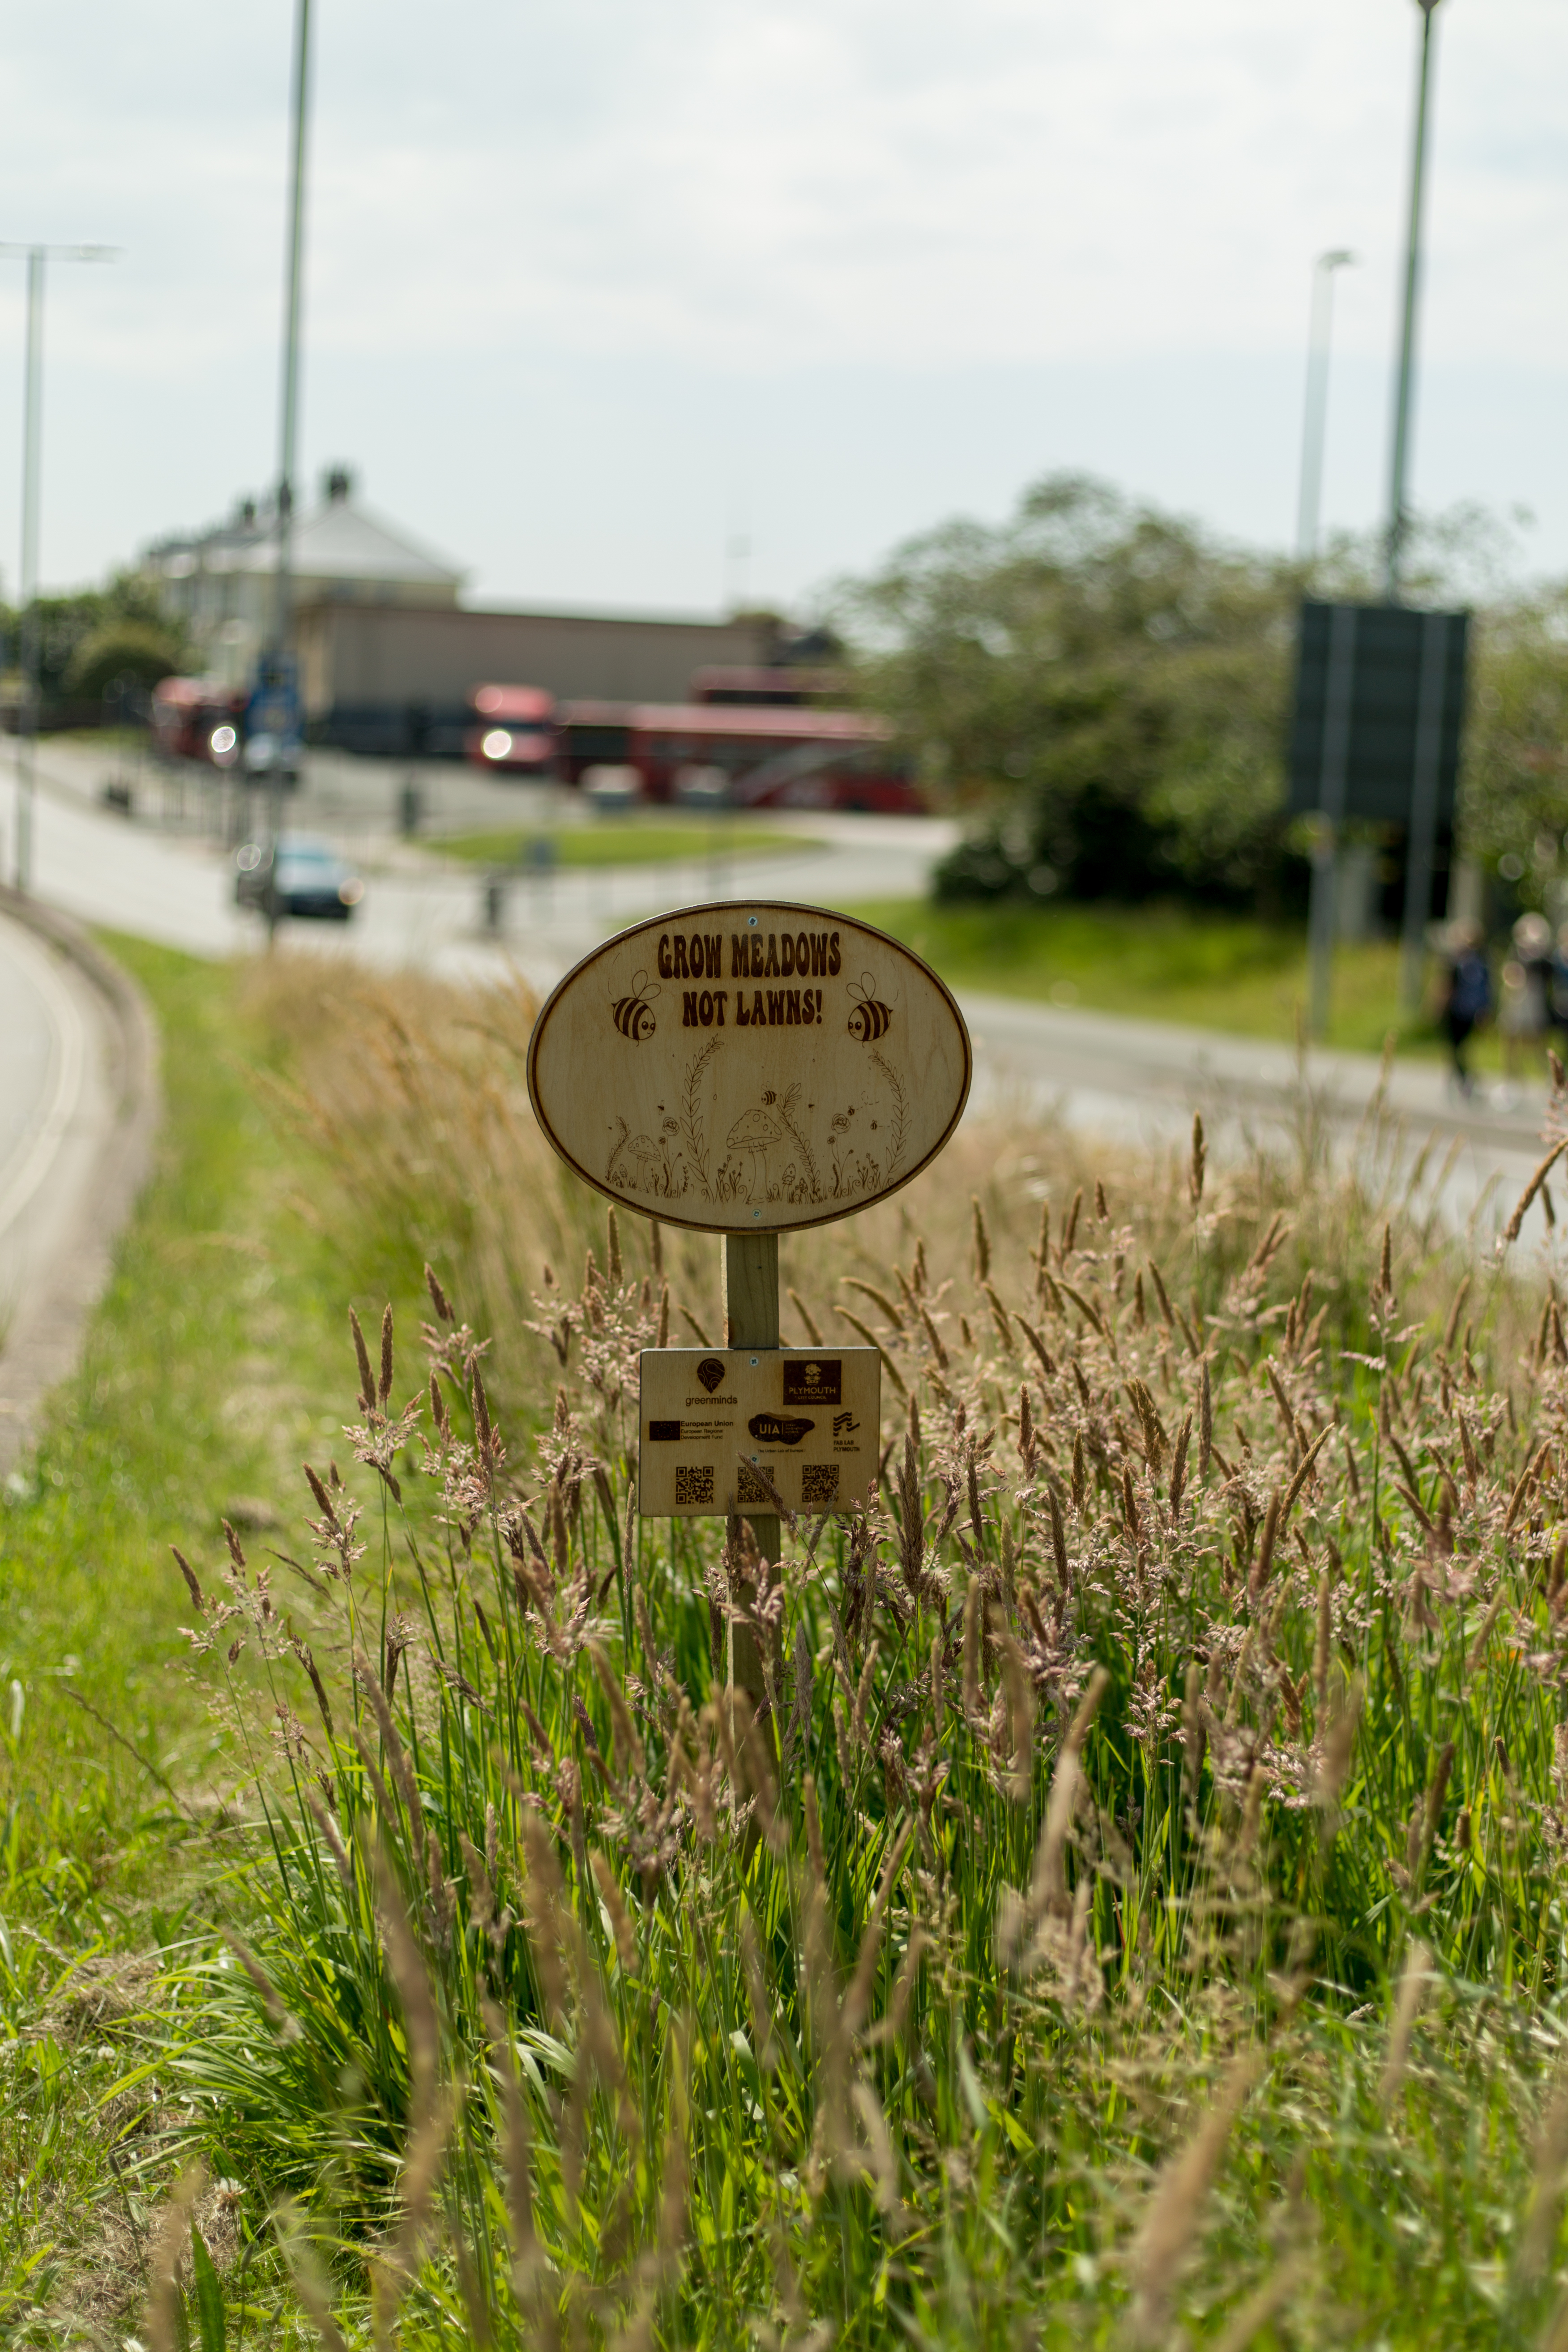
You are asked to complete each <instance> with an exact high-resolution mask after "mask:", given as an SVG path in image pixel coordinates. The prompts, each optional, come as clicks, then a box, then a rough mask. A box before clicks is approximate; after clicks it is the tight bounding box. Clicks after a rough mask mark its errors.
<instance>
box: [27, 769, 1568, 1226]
mask: <svg viewBox="0 0 1568 2352" xmlns="http://www.w3.org/2000/svg"><path fill="white" fill-rule="evenodd" d="M112 774H113V759H112V755H111V754H105V753H102V752H98V751H90V750H89V751H83V750H82V749H80V748H79V747H72V746H65V745H51V744H48V743H47V742H46V743H45V744H44V745H43V746H42V747H41V748H40V753H39V777H40V792H39V798H38V803H37V815H36V822H35V835H34V838H35V877H36V878H35V887H36V890H37V895H38V897H39V898H41V899H43V900H44V901H46V902H47V903H49V904H52V905H55V906H58V907H60V908H66V909H67V910H68V911H69V912H70V913H71V914H73V915H75V916H76V917H78V918H79V919H80V920H82V921H84V922H88V923H92V924H101V925H104V926H107V927H110V928H112V929H124V930H128V931H132V932H135V933H137V934H139V935H141V936H142V937H145V938H149V939H155V940H163V941H164V942H165V943H167V944H168V945H170V946H174V947H180V948H184V949H185V950H189V951H191V952H194V953H196V954H200V955H210V956H223V955H228V954H233V953H245V952H253V951H255V950H257V949H258V947H259V946H260V944H261V931H260V926H259V923H258V919H257V918H256V917H255V916H254V915H251V914H248V913H244V912H241V910H239V909H238V908H236V907H235V905H234V903H233V896H232V887H233V864H232V854H233V845H234V843H235V841H236V840H237V839H239V838H241V837H243V831H244V825H245V813H244V810H243V807H242V805H241V803H240V798H239V796H238V794H237V793H231V796H230V797H231V805H230V807H229V810H228V813H227V816H226V818H225V819H224V820H223V822H222V827H221V833H220V832H219V831H214V830H204V824H206V825H208V826H211V825H212V824H213V823H214V810H213V807H212V806H211V805H209V806H208V807H207V810H206V814H205V818H204V815H203V798H204V796H203V795H201V794H198V793H195V791H193V790H191V789H190V788H189V787H178V788H176V787H175V786H174V785H172V784H170V783H169V782H167V781H166V779H164V778H162V777H161V776H160V775H159V774H158V773H157V772H153V771H150V770H143V771H142V772H140V774H139V775H137V774H134V773H133V774H132V775H131V777H130V778H129V781H130V782H131V785H132V802H133V805H134V807H135V809H136V811H137V814H136V815H135V816H134V817H132V818H127V817H126V816H124V815H121V814H115V813H112V812H110V810H108V809H107V808H106V807H105V805H104V803H103V798H102V790H103V784H104V782H106V781H108V780H110V778H111V776H112ZM121 781H126V779H125V778H124V777H121ZM409 782H414V783H415V784H416V786H417V788H418V790H419V791H420V793H421V794H422V796H423V799H424V803H425V812H424V815H425V823H426V826H427V827H428V828H429V829H430V830H431V831H432V832H433V833H435V834H439V833H441V832H452V831H458V830H469V829H479V828H482V827H489V826H496V827H506V826H511V825H523V824H528V825H531V824H545V825H547V824H550V823H551V822H554V821H559V819H560V818H561V816H562V815H563V814H566V813H567V812H568V811H569V812H570V814H571V816H572V818H573V819H574V821H576V822H580V821H581V819H582V803H581V802H580V800H579V799H578V798H577V796H576V795H574V794H572V795H565V794H563V793H560V792H559V790H558V789H556V788H552V787H548V786H544V787H542V786H539V785H530V784H520V783H516V782H497V781H495V780H493V779H492V778H490V777H489V776H486V775H484V774H482V773H479V772H475V771H470V770H467V769H463V768H460V767H452V766H445V767H440V768H437V767H435V766H431V767H427V768H426V769H424V770H422V771H411V770H410V768H409V766H408V764H407V763H406V762H392V761H369V760H348V759H346V758H343V757H341V756H338V755H331V754H313V755H312V756H311V761H310V772H309V777H308V783H307V789H306V790H305V792H304V793H301V795H300V799H299V800H298V801H297V802H295V803H291V806H290V813H289V823H290V824H291V825H292V826H294V827H295V828H296V829H299V830H301V831H312V832H317V833H321V834H323V835H326V836H328V837H329V838H331V839H332V840H333V841H334V842H335V843H336V844H337V845H339V847H340V848H342V850H343V851H344V852H345V854H347V855H349V856H352V857H353V859H354V860H355V861H356V862H357V863H358V864H359V865H360V866H361V868H362V870H363V872H364V873H365V875H366V877H367V889H366V895H365V898H364V901H363V905H362V906H361V907H360V908H359V909H358V910H357V911H356V914H355V916H354V919H353V921H352V922H351V923H348V924H344V925H342V926H338V925H327V924H321V923H310V924H305V923H287V924H285V925H284V926H283V935H284V937H285V939H286V940H287V939H289V938H298V939H300V940H301V941H303V942H307V943H308V944H309V945H310V947H311V948H312V949H313V950H319V951H324V952H328V953H332V954H341V955H345V956H350V957H353V958H355V959H358V960H360V961H364V962H366V963H369V964H372V965H378V966H381V967H383V968H388V967H397V966H406V965H415V966H417V967H419V968H422V969H425V970H427V971H433V972H435V973H437V974H440V975H443V976H447V977H450V978H453V979H476V980H479V979H484V978H486V977H495V976H499V975H500V974H501V973H502V972H503V971H521V973H522V974H523V975H524V976H525V977H526V978H527V979H528V980H529V981H530V982H531V983H532V984H533V985H534V986H536V987H538V988H540V989H547V988H549V987H551V986H552V985H553V984H554V982H555V981H556V980H558V979H559V978H560V976H561V974H562V973H563V971H566V970H567V969H569V967H570V966H571V965H572V964H573V963H574V962H575V961H577V959H578V958H579V957H580V956H582V955H583V954H584V953H585V952H586V951H587V950H589V949H590V948H592V947H593V946H595V944H596V943H597V942H598V941H599V940H603V939H604V938H605V937H606V936H607V935H608V934H609V933H610V932H611V931H613V930H616V929H619V928H620V927H622V926H623V925H625V924H627V923H630V922H633V921H636V920H637V919H640V918H642V917H645V916H647V915H651V914H655V913H658V912H660V911H662V910H663V909H665V908H674V907H678V906H683V905H692V904H696V903H700V902H702V901H704V900H726V899H744V898H758V897H768V898H791V899H798V900H801V901H804V902H805V903H810V904H818V905H821V904H827V905H834V904H838V905H845V904H856V903H863V902H865V901H867V900H874V899H877V898H910V897H917V896H919V895H921V893H922V892H923V890H924V888H925V887H926V884H927V881H928V879H929V876H930V873H931V866H932V865H933V864H934V862H935V860H936V859H937V857H939V856H941V855H942V852H943V851H944V850H945V849H946V848H947V847H948V846H949V845H950V844H951V842H952V839H953V837H954V828H953V827H952V825H951V824H947V823H946V822H944V821H942V820H933V819H907V818H885V817H864V816H852V815H838V814H818V813H815V812H813V813H809V814H807V813H791V814H787V815H782V816H778V815H774V814H773V813H770V814H769V816H768V818H767V821H766V822H767V824H768V828H769V830H770V831H784V832H786V833H793V834H795V835H796V837H797V840H798V847H791V848H788V849H786V850H784V851H783V852H781V853H780V854H778V855H775V856H749V855H748V854H747V853H746V850H745V846H744V842H745V834H744V830H743V828H742V827H735V828H734V829H733V831H732V834H731V835H730V836H729V837H726V835H725V834H724V833H723V831H722V830H721V829H716V830H715V833H714V835H713V836H712V838H711V844H710V848H709V852H708V854H707V855H705V856H699V857H695V858H693V859H692V860H691V861H689V862H683V863H681V864H678V865H668V866H623V867H614V866H605V867H597V868H592V869H583V868H578V869H562V870H557V871H556V872H554V873H553V874H552V875H548V876H519V877H516V878H515V879H513V880H512V881H511V882H510V884H509V887H508V890H507V895H506V900H505V905H504V909H503V913H502V919H501V922H500V927H499V929H495V930H491V929H488V928H487V925H486V923H485V920H484V917H483V877H482V875H481V874H480V873H479V871H478V870H477V869H475V868H471V867H465V868H455V867H454V866H453V864H452V862H451V861H448V860H446V859H443V858H441V857H439V856H436V855H434V854H432V853H431V851H429V850H428V849H427V848H423V847H421V846H420V845H418V844H417V843H407V842H405V841H403V840H401V839H400V838H399V837H398V836H397V834H396V832H395V824H396V812H397V807H398V802H399V798H400V795H401V793H402V792H403V790H404V788H405V786H406V785H407V784H408V783H409ZM7 798H8V795H6V794H5V793H4V792H3V791H0V827H3V830H4V832H5V835H9V829H10V828H9V825H8V824H5V823H4V819H5V817H8V816H9V814H10V812H9V809H8V808H7V807H6V800H7ZM213 801H214V795H213V794H212V793H211V792H210V790H209V791H208V792H207V793H206V794H205V802H206V803H209V804H210V803H213ZM602 821H603V822H605V824H613V823H614V822H615V820H614V819H613V818H605V819H604V820H602ZM225 835H226V837H223V836H225ZM6 985H7V983H6V982H5V973H4V971H3V970H0V992H3V991H4V990H5V986H6ZM0 1001H3V997H0ZM960 1001H961V1003H963V1010H964V1013H965V1017H966V1019H967V1020H968V1022H969V1024H970V1029H971V1033H972V1035H973V1041H974V1045H975V1087H974V1093H973V1109H974V1111H975V1113H976V1114H983V1113H987V1112H992V1111H995V1110H998V1109H1003V1108H1016V1109H1019V1110H1031V1111H1034V1112H1036V1113H1039V1112H1044V1111H1050V1112H1052V1113H1055V1114H1056V1115H1058V1116H1060V1117H1062V1118H1065V1119H1066V1120H1068V1122H1069V1123H1070V1124H1072V1125H1073V1126H1075V1127H1078V1128H1079V1129H1085V1130H1087V1131H1090V1132H1094V1133H1100V1134H1104V1135H1105V1136H1107V1137H1108V1138H1109V1139H1116V1140H1119V1141H1123V1142H1132V1143H1136V1144H1141V1145H1143V1146H1152V1147H1162V1146H1173V1145H1177V1144H1181V1143H1183V1142H1184V1140H1185V1138H1186V1136H1187V1134H1188V1132H1189V1130H1190V1127H1191V1120H1192V1113H1193V1109H1194V1106H1197V1107H1202V1108H1203V1109H1204V1112H1205V1122H1206V1124H1207V1125H1208V1126H1209V1129H1210V1132H1211V1139H1212V1141H1213V1144H1214V1147H1215V1150H1217V1151H1222V1152H1223V1151H1225V1150H1237V1149H1246V1148H1250V1147H1251V1146H1252V1145H1253V1144H1254V1143H1256V1142H1258V1140H1261V1139H1270V1140H1272V1141H1274V1142H1276V1143H1278V1142H1279V1141H1281V1140H1284V1141H1290V1140H1292V1139H1299V1131H1300V1125H1301V1121H1302V1118H1303V1116H1304V1107H1305V1106H1306V1105H1308V1104H1309V1103H1310V1116H1311V1117H1312V1118H1315V1119H1317V1120H1319V1121H1321V1123H1322V1124H1323V1126H1324V1128H1325V1129H1326V1130H1327V1131H1328V1132H1330V1133H1331V1135H1333V1136H1334V1137H1335V1138H1336V1139H1337V1145H1336V1148H1338V1149H1340V1150H1342V1151H1343V1150H1352V1149H1353V1150H1365V1149H1368V1148H1369V1146H1368V1145H1367V1143H1366V1140H1365V1138H1364V1136H1363V1137H1362V1139H1360V1140H1359V1141H1358V1139H1357V1137H1358V1129H1361V1128H1362V1127H1363V1124H1364V1122H1365V1119H1366V1117H1367V1113H1368V1109H1369V1106H1371V1105H1372V1104H1373V1102H1374V1100H1377V1099H1379V1098H1380V1097H1381V1099H1382V1101H1383V1103H1384V1109H1385V1112H1386V1118H1384V1123H1383V1126H1382V1128H1381V1129H1380V1135H1381V1139H1382V1148H1383V1149H1384V1150H1385V1151H1386V1150H1393V1151H1394V1153H1395V1154H1396V1156H1399V1155H1402V1157H1403V1161H1404V1163H1405V1165H1406V1166H1408V1165H1409V1164H1410V1163H1411V1162H1412V1161H1413V1160H1414V1159H1415V1155H1416V1154H1417V1153H1418V1152H1419V1151H1420V1150H1422V1149H1423V1148H1424V1146H1425V1144H1426V1139H1428V1138H1431V1139H1433V1141H1434V1143H1435V1145H1436V1162H1437V1163H1441V1164H1442V1165H1443V1171H1444V1172H1443V1175H1442V1180H1441V1183H1442V1200H1443V1209H1444V1213H1445V1216H1446V1217H1447V1218H1448V1219H1449V1220H1450V1221H1451V1222H1454V1223H1463V1222H1464V1221H1465V1220H1466V1219H1467V1218H1468V1217H1469V1216H1470V1215H1471V1213H1473V1211H1474V1209H1475V1207H1476V1205H1477V1203H1478V1202H1479V1201H1481V1200H1483V1199H1484V1198H1485V1197H1487V1195H1488V1189H1489V1187H1490V1188H1491V1192H1492V1194H1493V1196H1495V1199H1496V1200H1500V1201H1501V1202H1503V1203H1504V1213H1506V1207H1507V1205H1508V1204H1509V1203H1510V1202H1511V1201H1512V1199H1513V1198H1514V1197H1515V1193H1516V1190H1517V1186H1518V1185H1520V1184H1522V1182H1523V1181H1524V1179H1525V1178H1526V1177H1527V1175H1528V1173H1529V1171H1530V1170H1531V1168H1532V1167H1533V1166H1534V1164H1535V1161H1536V1160H1537V1159H1538V1157H1539V1155H1540V1144H1539V1137H1540V1133H1541V1127H1542V1115H1543V1112H1544V1108H1545V1088H1544V1086H1543V1085H1541V1084H1538V1085H1536V1086H1534V1087H1530V1088H1526V1089H1525V1090H1524V1091H1523V1093H1522V1094H1521V1096H1519V1097H1517V1098H1508V1097H1503V1096H1502V1094H1501V1092H1500V1090H1499V1089H1497V1088H1495V1087H1494V1088H1492V1089H1491V1090H1489V1091H1482V1092H1479V1093H1478V1095H1477V1096H1476V1097H1473V1098H1471V1099H1469V1100H1465V1099H1462V1098H1460V1097H1458V1096H1457V1095H1456V1094H1455V1093H1454V1092H1453V1090H1452V1088H1451V1087H1450V1084H1449V1082H1448V1080H1447V1074H1446V1072H1445V1071H1444V1070H1443V1069H1442V1067H1441V1066H1439V1065H1438V1064H1436V1063H1435V1062H1418V1061H1403V1062H1400V1063H1398V1064H1397V1065H1395V1066H1394V1068H1393V1069H1392V1071H1391V1072H1389V1073H1387V1074H1386V1076H1385V1074H1384V1073H1383V1071H1382V1069H1381V1066H1380V1065H1379V1063H1378V1061H1377V1060H1376V1058H1375V1057H1373V1056H1371V1055H1355V1054H1341V1053H1319V1052H1313V1053H1312V1054H1311V1055H1310V1057H1309V1058H1308V1060H1307V1062H1306V1064H1305V1065H1304V1066H1303V1065H1302V1064H1300V1063H1299V1061H1298V1058H1297V1055H1296V1054H1295V1053H1294V1052H1293V1051H1292V1050H1290V1049H1289V1048H1288V1047H1285V1046H1280V1045H1269V1044H1268V1043H1264V1042H1258V1041H1252V1040H1247V1039H1245V1038H1237V1037H1232V1036H1226V1035H1222V1034H1216V1033H1213V1032H1206V1031H1197V1030H1189V1029H1183V1028H1178V1027H1175V1026H1173V1025H1172V1024H1167V1023H1163V1022H1150V1021H1133V1020H1126V1019H1122V1018H1120V1017H1116V1016H1112V1015H1109V1014H1104V1013H1089V1012H1085V1011H1082V1010H1079V1009H1076V1008H1074V1009H1070V1010H1069V1009H1068V1008H1065V1007H1059V1006H1057V1005H1054V1004H1040V1003H1026V1002H1023V1001H1014V1000H1008V999H1004V998H998V997H991V996H984V995H980V994H977V993H972V992H961V999H960ZM29 1020H31V1021H32V1022H33V1031H36V1028H37V1017H36V1013H35V1014H26V1013H24V1015H23V1016H22V1018H21V1021H20V1024H19V1028H18V1039H17V1044H16V1052H17V1054H18V1055H21V1056H22V1057H23V1058H24V1059H26V1055H27V1053H28V1052H29V1050H31V1051H33V1053H34V1055H35V1058H36V1055H37V1045H36V1042H35V1045H34V1047H33V1048H31V1049H29V1047H28V1046H27V1045H26V1037H27V1035H28V1034H33V1031H29V1029H28V1026H27V1024H28V1022H29ZM1303 1076H1305V1079H1306V1082H1307V1093H1306V1095H1305V1096H1304V1095H1303V1091H1302V1084H1301V1082H1302V1078H1303ZM4 1148H5V1147H4V1137H3V1134H0V1150H4Z"/></svg>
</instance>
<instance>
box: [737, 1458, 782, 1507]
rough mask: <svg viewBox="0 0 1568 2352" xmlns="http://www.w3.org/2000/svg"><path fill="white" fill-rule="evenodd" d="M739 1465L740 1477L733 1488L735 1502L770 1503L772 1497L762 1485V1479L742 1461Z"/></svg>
mask: <svg viewBox="0 0 1568 2352" xmlns="http://www.w3.org/2000/svg"><path fill="white" fill-rule="evenodd" d="M739 1466H740V1478H739V1483H738V1485H737V1486H736V1488H735V1500H736V1502H737V1503H771V1502H772V1501H773V1496H771V1495H770V1494H769V1492H768V1490H767V1488H766V1487H765V1486H763V1482H762V1480H761V1479H760V1478H759V1477H758V1475H757V1474H756V1472H755V1471H754V1470H753V1469H752V1468H751V1466H750V1465H748V1464H747V1463H744V1462H742V1464H741V1465H739Z"/></svg>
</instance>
